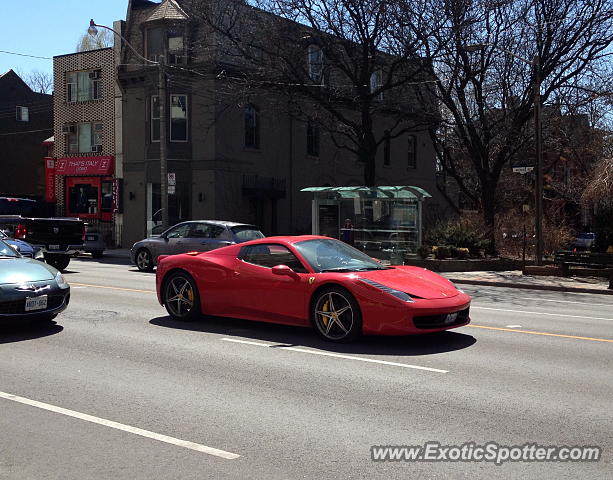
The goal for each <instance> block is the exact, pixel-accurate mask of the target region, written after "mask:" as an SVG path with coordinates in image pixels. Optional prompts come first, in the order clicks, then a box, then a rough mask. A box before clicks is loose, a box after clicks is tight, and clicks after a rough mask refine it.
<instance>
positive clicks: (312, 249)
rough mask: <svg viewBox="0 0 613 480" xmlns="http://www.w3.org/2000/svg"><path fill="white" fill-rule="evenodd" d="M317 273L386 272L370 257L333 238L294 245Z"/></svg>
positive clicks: (306, 241)
mask: <svg viewBox="0 0 613 480" xmlns="http://www.w3.org/2000/svg"><path fill="white" fill-rule="evenodd" d="M294 246H295V247H296V250H298V251H299V252H300V254H301V255H302V256H303V257H304V258H305V259H306V261H307V262H309V264H310V265H311V267H312V268H313V270H315V271H316V272H363V271H366V270H386V269H387V267H384V266H383V265H381V264H380V263H379V262H377V261H375V260H373V259H372V258H371V257H369V256H368V255H366V254H364V253H362V252H360V251H359V250H357V249H355V248H353V247H352V246H350V245H347V244H346V243H344V242H341V241H340V240H335V239H333V238H316V239H313V240H305V241H303V242H298V243H296V244H295V245H294Z"/></svg>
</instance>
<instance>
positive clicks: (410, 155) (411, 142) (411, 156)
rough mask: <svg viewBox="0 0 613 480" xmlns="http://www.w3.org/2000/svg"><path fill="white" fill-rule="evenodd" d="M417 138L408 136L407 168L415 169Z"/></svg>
mask: <svg viewBox="0 0 613 480" xmlns="http://www.w3.org/2000/svg"><path fill="white" fill-rule="evenodd" d="M416 150H417V138H416V137H415V135H409V138H408V141H407V168H417V151H416Z"/></svg>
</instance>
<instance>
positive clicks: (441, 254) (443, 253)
mask: <svg viewBox="0 0 613 480" xmlns="http://www.w3.org/2000/svg"><path fill="white" fill-rule="evenodd" d="M432 251H433V252H434V258H436V259H437V260H442V259H443V258H447V257H448V256H449V254H450V252H449V247H448V246H446V245H438V246H436V247H432Z"/></svg>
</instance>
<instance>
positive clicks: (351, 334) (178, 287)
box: [156, 235, 470, 342]
mask: <svg viewBox="0 0 613 480" xmlns="http://www.w3.org/2000/svg"><path fill="white" fill-rule="evenodd" d="M156 283H157V294H158V299H159V301H160V304H162V305H164V306H165V307H166V310H167V311H168V313H169V314H170V316H171V317H172V318H173V319H177V320H195V319H197V318H199V317H200V316H201V314H206V315H215V316H223V317H234V318H244V319H250V320H258V321H264V322H274V323H283V324H289V325H300V326H308V325H312V326H313V327H314V328H315V330H316V331H317V332H318V333H319V334H320V335H321V336H323V337H324V338H326V339H328V340H332V341H337V342H347V341H351V340H353V339H355V338H356V337H357V336H358V335H360V334H376V335H406V334H414V333H428V332H436V331H441V330H447V329H450V328H455V327H460V326H462V325H466V324H467V323H469V322H470V318H469V307H470V297H469V296H468V295H466V294H465V293H464V292H462V291H461V290H458V289H457V288H456V287H455V286H454V285H453V284H452V283H451V282H449V281H448V280H447V279H445V278H443V277H441V276H440V275H437V274H436V273H434V272H431V271H429V270H426V269H424V268H418V267H410V266H384V265H382V264H381V263H379V262H378V261H376V260H374V259H373V258H371V257H369V256H368V255H365V254H364V253H362V252H360V251H359V250H357V249H355V248H353V247H351V246H350V245H347V244H346V243H344V242H341V241H339V240H335V239H333V238H328V237H320V236H312V235H309V236H299V237H267V238H261V239H258V240H253V241H250V242H246V243H241V244H238V245H231V246H228V247H223V248H219V249H217V250H212V251H209V252H204V253H201V252H191V253H185V254H182V255H171V256H160V257H159V258H158V268H157V274H156Z"/></svg>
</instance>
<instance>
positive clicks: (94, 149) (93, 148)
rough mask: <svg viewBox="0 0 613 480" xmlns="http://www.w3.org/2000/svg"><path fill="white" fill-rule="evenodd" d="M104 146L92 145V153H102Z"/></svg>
mask: <svg viewBox="0 0 613 480" xmlns="http://www.w3.org/2000/svg"><path fill="white" fill-rule="evenodd" d="M101 151H102V145H92V152H101Z"/></svg>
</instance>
